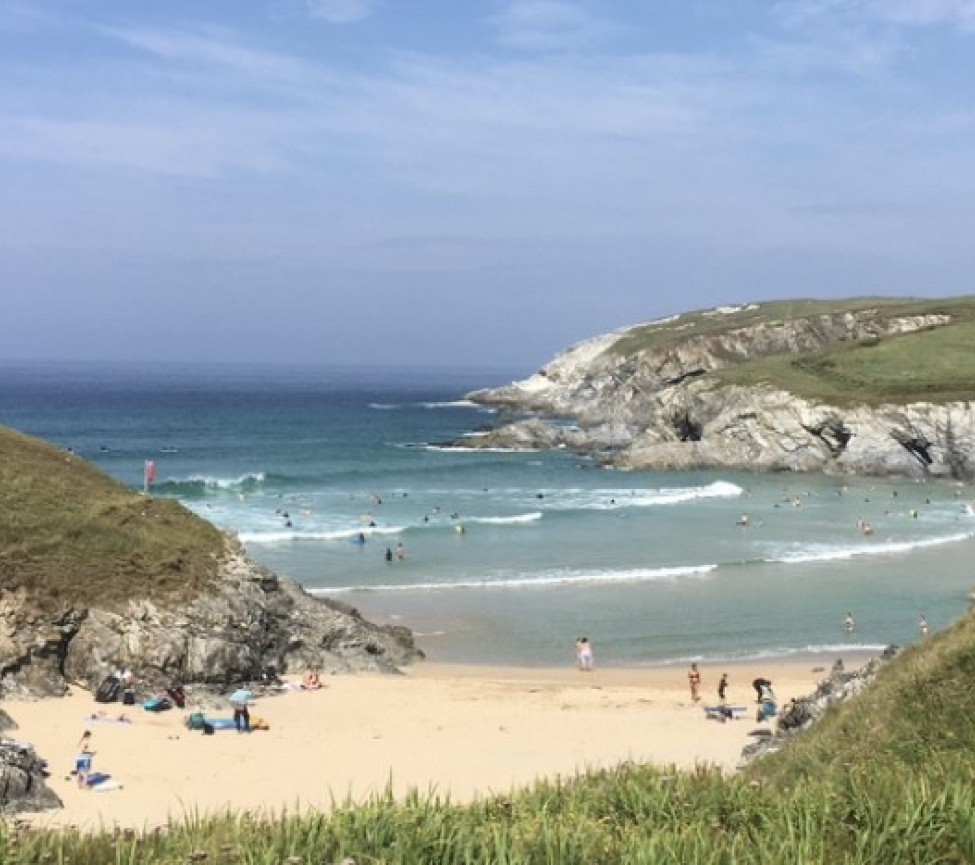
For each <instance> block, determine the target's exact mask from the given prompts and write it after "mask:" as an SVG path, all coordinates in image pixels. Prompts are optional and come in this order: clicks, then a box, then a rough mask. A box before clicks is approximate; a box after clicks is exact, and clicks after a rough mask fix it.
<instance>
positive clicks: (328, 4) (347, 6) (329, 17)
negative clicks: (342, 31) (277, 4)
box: [305, 0, 376, 24]
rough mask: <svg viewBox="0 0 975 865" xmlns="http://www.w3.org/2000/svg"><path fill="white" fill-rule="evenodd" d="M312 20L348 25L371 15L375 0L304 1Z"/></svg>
mask: <svg viewBox="0 0 975 865" xmlns="http://www.w3.org/2000/svg"><path fill="white" fill-rule="evenodd" d="M305 4H306V5H307V7H308V11H309V12H310V13H311V16H312V17H313V18H319V19H321V20H322V21H328V22H329V23H330V24H348V23H351V22H353V21H361V20H362V19H363V18H368V17H369V16H370V15H372V13H373V11H374V10H375V7H376V0H305Z"/></svg>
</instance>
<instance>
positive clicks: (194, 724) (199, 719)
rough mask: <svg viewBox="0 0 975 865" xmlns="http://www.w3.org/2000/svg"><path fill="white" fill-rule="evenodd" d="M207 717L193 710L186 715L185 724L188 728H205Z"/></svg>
mask: <svg viewBox="0 0 975 865" xmlns="http://www.w3.org/2000/svg"><path fill="white" fill-rule="evenodd" d="M206 723H207V719H206V717H205V716H204V714H203V713H202V712H193V714H192V715H187V716H186V726H187V728H188V729H190V730H203V729H205V728H206Z"/></svg>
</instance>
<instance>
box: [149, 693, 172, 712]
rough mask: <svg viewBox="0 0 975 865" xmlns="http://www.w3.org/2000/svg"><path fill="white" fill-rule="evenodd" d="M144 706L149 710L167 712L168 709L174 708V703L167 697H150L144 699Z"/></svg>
mask: <svg viewBox="0 0 975 865" xmlns="http://www.w3.org/2000/svg"><path fill="white" fill-rule="evenodd" d="M142 708H143V709H145V710H146V711H147V712H165V711H166V710H167V709H172V708H173V704H172V703H170V702H169V700H168V699H166V698H165V697H150V698H149V699H148V700H143V701H142Z"/></svg>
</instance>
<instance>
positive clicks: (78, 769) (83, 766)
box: [74, 730, 95, 787]
mask: <svg viewBox="0 0 975 865" xmlns="http://www.w3.org/2000/svg"><path fill="white" fill-rule="evenodd" d="M94 756H95V752H94V751H93V750H92V749H91V730H85V732H84V733H82V734H81V739H80V741H79V742H78V756H77V757H75V758H74V773H75V775H77V776H78V786H79V787H85V786H87V784H88V776H89V775H90V774H91V758H92V757H94Z"/></svg>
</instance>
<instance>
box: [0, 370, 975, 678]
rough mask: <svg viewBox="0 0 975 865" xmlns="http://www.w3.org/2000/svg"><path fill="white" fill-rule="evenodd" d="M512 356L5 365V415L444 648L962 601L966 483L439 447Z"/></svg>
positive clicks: (762, 632) (715, 632)
mask: <svg viewBox="0 0 975 865" xmlns="http://www.w3.org/2000/svg"><path fill="white" fill-rule="evenodd" d="M528 372H529V371H521V370H481V371H477V370H475V371H444V370H437V371H434V370H391V369H336V368H327V369H323V368H311V367H256V366H255V367H251V366H219V365H212V366H191V365H152V366H132V365H129V366H119V365H93V364H74V365H66V364H36V363H35V364H27V363H21V364H12V363H7V364H3V365H0V424H3V425H6V426H10V427H13V428H15V429H18V430H20V431H22V432H25V433H29V434H32V435H37V436H40V437H42V438H44V439H47V440H49V441H51V442H54V443H55V444H57V445H60V446H61V447H64V448H70V449H72V450H73V451H74V452H76V453H77V454H79V455H81V456H83V457H85V458H86V459H88V460H90V461H91V462H93V463H94V464H95V465H97V466H98V467H99V468H101V469H103V470H104V471H105V472H107V473H108V474H110V475H112V476H114V477H116V478H117V479H119V480H120V481H122V482H123V483H125V484H128V485H129V486H131V487H133V488H137V489H139V488H141V487H142V485H143V468H144V465H145V461H146V460H151V461H153V463H154V465H155V472H156V478H155V483H154V484H153V485H152V494H154V495H157V496H167V497H172V498H175V499H178V500H179V501H181V502H182V503H183V504H184V505H185V506H186V507H187V508H189V509H190V510H192V511H193V512H195V513H197V514H199V515H200V516H201V517H203V518H205V519H207V520H210V521H211V522H213V523H214V524H215V525H217V526H219V527H220V528H222V529H227V530H230V531H233V532H236V533H237V535H238V536H239V538H240V539H241V541H242V542H243V543H244V545H245V546H246V548H247V551H248V552H249V553H250V555H252V556H253V557H254V558H255V559H257V560H258V561H260V562H262V563H264V564H266V565H268V566H269V567H271V568H272V569H273V570H275V571H276V572H277V573H279V574H281V575H284V576H289V577H293V578H294V579H296V580H298V581H299V582H300V583H301V584H302V585H304V586H305V587H306V588H307V589H308V590H309V591H310V592H313V593H315V594H317V595H322V596H328V597H333V598H336V599H339V600H342V601H344V602H346V603H348V604H350V605H352V606H354V607H356V608H357V609H359V610H360V611H361V612H362V614H363V615H365V616H366V617H367V618H371V619H374V620H377V621H382V622H395V623H398V624H402V625H406V626H408V627H409V628H411V629H412V630H413V631H414V632H415V634H416V635H417V641H418V644H419V645H420V646H421V647H422V648H423V649H424V650H425V651H426V653H427V655H428V657H429V658H430V659H431V660H434V661H438V662H445V663H454V662H456V663H484V664H503V665H527V666H534V665H540V666H541V665H544V666H549V665H568V664H571V663H572V662H573V657H574V644H575V640H576V638H577V637H579V636H581V635H587V636H588V637H589V638H590V640H591V641H592V643H593V646H594V650H595V657H596V663H597V665H606V666H639V665H652V664H669V663H675V664H677V663H679V664H684V663H687V662H688V661H690V660H698V661H703V662H717V661H720V660H729V661H733V660H746V659H749V660H750V659H757V658H758V659H760V658H763V657H768V658H782V657H789V656H799V655H806V654H809V653H816V654H818V653H825V654H829V655H835V656H839V657H842V654H843V653H844V652H849V653H851V654H852V653H855V652H859V651H874V650H878V649H880V648H882V647H884V646H886V645H889V644H892V643H893V644H899V645H905V644H908V643H911V642H914V641H915V640H917V639H918V638H919V635H918V617H919V616H920V615H921V614H922V613H923V614H924V615H925V616H926V617H927V620H928V621H929V622H930V624H931V627H932V629H937V628H939V627H944V626H946V625H948V624H950V623H951V622H953V621H955V620H956V619H957V618H959V617H960V616H961V614H962V613H963V612H964V611H965V610H966V609H967V607H968V603H969V598H968V595H969V592H970V591H971V590H972V588H973V585H972V584H973V582H975V580H973V569H972V561H973V552H975V516H973V515H972V512H971V507H970V504H969V503H970V502H971V500H972V498H973V497H975V491H973V490H972V488H971V487H968V486H964V485H960V484H957V483H950V482H933V481H932V482H917V481H912V480H906V479H876V478H834V477H822V476H811V475H798V474H777V475H761V474H749V473H743V472H730V471H708V472H649V471H648V472H637V471H632V472H621V471H613V470H608V469H604V468H600V467H598V466H596V465H594V464H593V463H591V462H589V461H587V460H586V459H583V458H580V457H579V456H578V455H574V454H572V453H569V452H567V451H562V450H560V451H553V452H499V451H491V452H483V451H473V450H471V451H458V450H456V449H449V448H446V447H445V446H444V445H445V444H446V443H448V442H452V441H455V440H458V439H462V438H463V437H465V436H467V435H469V434H471V433H472V432H473V431H476V430H477V429H478V428H479V427H482V426H484V425H486V424H490V423H492V422H493V421H494V419H495V418H494V415H493V414H492V413H491V412H490V411H488V410H486V409H484V408H481V407H478V406H476V405H473V404H471V403H470V402H468V401H467V400H466V399H465V398H464V395H465V394H466V393H468V392H469V391H471V390H473V389H476V388H481V387H488V386H498V385H502V384H506V383H508V382H510V381H512V380H514V379H516V378H520V377H523V376H525V375H527V374H528ZM746 514H747V516H748V524H747V525H740V523H741V522H742V516H743V515H746ZM860 520H862V521H867V522H869V523H870V524H871V525H872V526H873V528H874V531H873V534H871V535H864V534H862V533H861V532H860V531H859V530H858V528H857V523H858V521H860ZM360 536H361V537H360ZM400 545H402V546H400ZM387 551H388V552H387ZM401 556H402V557H401ZM390 558H391V560H388V559H390ZM847 612H850V613H852V615H853V616H854V618H855V620H856V629H855V631H854V632H853V634H847V633H846V632H845V631H844V628H843V619H844V617H845V616H846V614H847Z"/></svg>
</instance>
